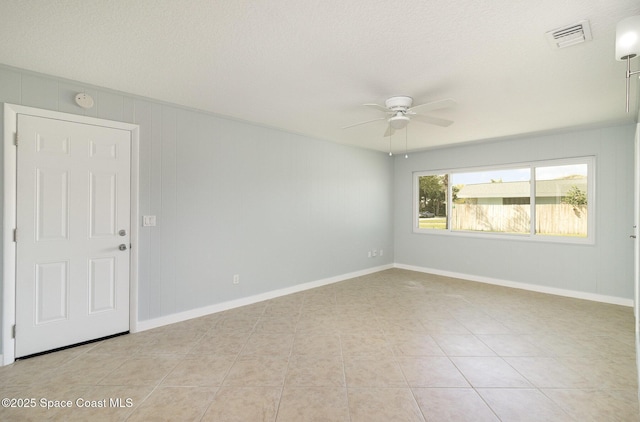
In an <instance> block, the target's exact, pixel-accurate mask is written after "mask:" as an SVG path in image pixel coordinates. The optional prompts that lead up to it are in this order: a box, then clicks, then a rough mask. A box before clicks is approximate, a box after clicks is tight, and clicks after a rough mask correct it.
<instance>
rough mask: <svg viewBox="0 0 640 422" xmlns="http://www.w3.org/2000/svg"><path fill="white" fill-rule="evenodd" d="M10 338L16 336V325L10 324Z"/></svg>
mask: <svg viewBox="0 0 640 422" xmlns="http://www.w3.org/2000/svg"><path fill="white" fill-rule="evenodd" d="M11 338H16V325H15V324H13V326H11Z"/></svg>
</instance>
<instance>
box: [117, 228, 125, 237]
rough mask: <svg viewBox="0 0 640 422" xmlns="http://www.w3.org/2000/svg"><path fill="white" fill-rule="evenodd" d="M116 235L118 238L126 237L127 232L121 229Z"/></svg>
mask: <svg viewBox="0 0 640 422" xmlns="http://www.w3.org/2000/svg"><path fill="white" fill-rule="evenodd" d="M118 234H119V235H120V236H126V235H127V231H126V230H124V229H122V230H120V231H119V232H118Z"/></svg>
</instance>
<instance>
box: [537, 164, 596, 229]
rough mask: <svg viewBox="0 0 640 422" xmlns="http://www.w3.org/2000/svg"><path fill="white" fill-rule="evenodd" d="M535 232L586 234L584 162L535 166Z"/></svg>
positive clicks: (585, 166)
mask: <svg viewBox="0 0 640 422" xmlns="http://www.w3.org/2000/svg"><path fill="white" fill-rule="evenodd" d="M535 174H536V233H537V234H540V235H548V236H577V237H587V218H588V213H587V202H588V201H587V200H588V198H587V192H588V189H587V165H586V164H572V165H564V166H549V167H536V170H535Z"/></svg>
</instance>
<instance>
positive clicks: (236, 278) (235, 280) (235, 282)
mask: <svg viewBox="0 0 640 422" xmlns="http://www.w3.org/2000/svg"><path fill="white" fill-rule="evenodd" d="M238 283H240V274H234V275H233V284H238Z"/></svg>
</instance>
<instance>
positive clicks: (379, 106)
mask: <svg viewBox="0 0 640 422" xmlns="http://www.w3.org/2000/svg"><path fill="white" fill-rule="evenodd" d="M364 106H365V107H370V108H375V109H376V110H378V111H383V112H385V113H389V111H390V110H389V109H388V108H386V107H385V106H381V105H380V104H364Z"/></svg>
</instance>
